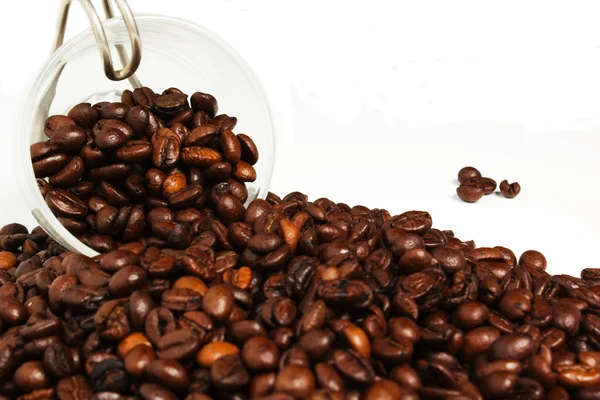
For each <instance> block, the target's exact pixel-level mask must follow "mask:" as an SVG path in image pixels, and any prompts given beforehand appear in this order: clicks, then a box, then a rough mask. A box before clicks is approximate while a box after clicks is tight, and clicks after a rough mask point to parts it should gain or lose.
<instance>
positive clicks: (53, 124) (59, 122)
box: [44, 115, 75, 138]
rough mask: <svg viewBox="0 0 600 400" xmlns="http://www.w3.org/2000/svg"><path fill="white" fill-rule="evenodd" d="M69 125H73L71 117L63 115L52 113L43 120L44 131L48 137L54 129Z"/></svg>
mask: <svg viewBox="0 0 600 400" xmlns="http://www.w3.org/2000/svg"><path fill="white" fill-rule="evenodd" d="M71 125H75V121H74V120H73V118H69V117H67V116H64V115H52V116H50V117H48V118H47V119H46V122H44V133H45V134H46V136H48V137H49V138H50V137H52V134H53V133H54V132H55V131H56V130H58V129H60V128H62V127H65V126H71Z"/></svg>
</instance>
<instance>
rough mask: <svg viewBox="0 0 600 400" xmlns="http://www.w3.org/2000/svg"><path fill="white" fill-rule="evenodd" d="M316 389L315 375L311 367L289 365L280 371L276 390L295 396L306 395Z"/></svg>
mask: <svg viewBox="0 0 600 400" xmlns="http://www.w3.org/2000/svg"><path fill="white" fill-rule="evenodd" d="M314 389H315V377H314V375H313V373H312V372H311V370H310V369H308V368H305V367H300V366H296V365H289V366H287V367H285V368H283V369H281V370H280V371H279V373H278V374H277V378H276V380H275V390H276V391H278V392H283V393H287V394H289V395H292V396H294V397H300V398H303V397H306V396H308V395H309V394H310V393H311V392H312V391H313V390H314Z"/></svg>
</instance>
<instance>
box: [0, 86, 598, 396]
mask: <svg viewBox="0 0 600 400" xmlns="http://www.w3.org/2000/svg"><path fill="white" fill-rule="evenodd" d="M216 114H217V103H216V100H215V99H214V97H212V96H210V95H208V94H204V93H195V94H194V95H193V96H192V97H191V104H188V101H187V96H186V95H184V94H183V93H181V92H180V91H179V90H177V89H168V90H166V91H165V92H163V94H161V95H157V94H155V93H154V92H152V91H151V90H150V89H147V88H142V89H136V90H134V91H133V92H125V93H124V95H123V99H122V102H120V103H106V104H105V103H102V104H97V105H93V106H92V105H90V104H80V105H78V106H76V107H75V108H73V110H71V111H70V112H69V113H68V115H67V116H53V117H50V118H49V119H48V121H47V122H46V133H47V135H48V137H49V138H50V139H49V141H47V142H43V143H38V144H35V145H33V146H32V149H31V153H32V160H33V165H34V170H35V172H36V176H37V177H38V183H39V185H40V189H41V190H42V193H43V194H44V196H45V199H46V202H47V203H48V205H49V207H50V208H51V209H52V210H53V211H54V212H55V213H56V214H57V216H59V218H60V220H61V222H62V223H63V224H64V225H65V226H66V227H67V228H68V229H69V230H70V231H71V232H73V233H75V234H76V235H78V237H80V238H81V240H83V241H84V243H86V244H88V245H89V246H91V247H93V248H94V249H96V250H98V251H99V252H100V253H101V254H99V255H98V256H96V257H93V258H90V257H86V256H83V255H80V254H76V253H72V252H69V251H66V249H64V248H62V247H61V246H60V245H58V244H57V243H56V242H55V241H54V240H52V239H51V238H49V237H48V236H47V235H46V234H45V233H44V232H43V231H41V230H40V229H39V228H36V229H34V230H32V231H31V232H29V231H28V230H27V228H25V227H24V226H22V225H19V224H11V225H7V226H5V227H4V228H2V229H0V303H1V306H0V400H6V399H23V400H26V399H29V400H33V399H59V400H67V399H69V400H70V399H86V400H87V399H95V400H113V399H143V400H171V399H186V400H211V399H214V400H217V399H225V400H246V399H254V400H295V399H310V400H396V399H403V400H411V399H451V400H468V399H472V400H478V399H523V400H525V399H527V400H542V399H550V400H563V399H565V400H566V399H596V398H600V269H584V270H583V271H582V272H581V278H576V277H572V276H567V275H554V276H552V275H550V274H548V273H547V272H546V265H547V262H546V259H545V257H544V256H543V255H542V254H541V253H540V252H538V251H527V252H525V253H523V254H522V255H521V256H520V257H519V258H517V257H516V255H515V254H514V253H513V252H512V251H511V250H509V249H507V248H505V247H500V246H497V247H476V246H475V243H474V242H473V241H470V240H469V241H462V240H460V239H458V238H457V237H455V236H454V234H453V232H452V231H449V230H440V229H436V228H434V227H433V221H432V217H431V215H430V214H429V213H427V212H425V211H407V212H404V213H402V214H399V215H396V216H392V215H391V214H390V213H389V212H388V211H386V210H383V209H369V208H367V207H364V206H354V207H350V206H348V205H347V204H345V203H337V202H334V201H332V200H329V199H327V198H320V199H316V200H313V201H309V199H308V197H307V196H305V195H304V194H302V193H299V192H294V193H290V194H288V195H287V196H285V197H283V198H280V197H278V196H276V195H274V194H272V193H269V195H268V196H267V198H266V199H265V200H263V199H256V200H253V201H251V202H250V203H249V204H248V206H247V207H245V206H244V203H245V202H246V200H247V197H248V193H247V190H246V188H245V184H244V183H245V182H249V181H252V180H253V179H255V178H256V173H255V172H254V169H253V167H252V165H253V164H255V163H256V162H257V161H258V150H257V149H256V146H255V145H254V143H253V142H252V140H251V139H250V138H249V137H247V136H245V135H242V134H237V135H236V134H234V133H233V132H232V129H233V128H234V126H235V118H232V117H228V116H226V115H216ZM44 178H48V180H45V179H44ZM459 181H460V182H461V187H463V189H461V192H462V194H463V196H465V197H466V198H474V197H477V196H479V197H481V196H483V195H484V194H485V193H486V192H490V193H491V192H493V191H494V190H495V188H496V183H495V182H494V181H493V180H491V179H489V178H482V177H481V174H480V173H479V172H478V171H477V170H475V169H474V168H465V169H463V170H461V173H460V174H459ZM501 191H502V192H503V194H504V195H508V197H510V196H512V197H514V195H516V194H518V191H519V186H518V184H516V183H513V184H512V185H509V184H508V182H506V181H505V182H502V184H501ZM469 193H471V194H469ZM473 193H475V194H473ZM460 194H461V193H459V195H460ZM461 197H462V196H461Z"/></svg>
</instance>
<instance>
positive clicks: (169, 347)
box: [156, 329, 200, 360]
mask: <svg viewBox="0 0 600 400" xmlns="http://www.w3.org/2000/svg"><path fill="white" fill-rule="evenodd" d="M156 346H157V348H158V350H157V353H156V354H157V356H158V358H160V359H164V360H181V359H186V358H189V357H191V356H193V355H195V354H196V352H197V351H198V348H199V347H200V342H199V341H198V336H197V335H196V334H195V333H194V332H193V331H191V330H189V329H180V330H176V331H172V332H169V333H167V334H165V335H164V336H162V337H161V338H160V339H159V340H158V342H157V343H156Z"/></svg>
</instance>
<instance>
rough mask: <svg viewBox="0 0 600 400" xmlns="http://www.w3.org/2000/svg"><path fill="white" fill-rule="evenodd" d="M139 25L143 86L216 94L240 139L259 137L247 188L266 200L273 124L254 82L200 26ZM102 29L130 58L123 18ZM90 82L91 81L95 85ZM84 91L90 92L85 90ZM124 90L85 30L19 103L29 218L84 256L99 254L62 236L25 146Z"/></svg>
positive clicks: (157, 18) (163, 19) (147, 21)
mask: <svg viewBox="0 0 600 400" xmlns="http://www.w3.org/2000/svg"><path fill="white" fill-rule="evenodd" d="M136 21H137V24H138V28H139V30H140V34H141V39H142V49H143V50H142V61H141V64H140V68H139V69H138V71H137V74H138V77H139V78H140V80H141V82H142V84H143V85H144V86H148V87H150V88H153V89H156V90H159V89H160V90H163V89H166V88H168V87H172V86H175V87H178V86H183V85H184V84H183V83H182V82H185V87H186V91H188V92H191V91H192V90H193V91H198V90H199V91H204V92H208V93H213V94H214V95H215V97H217V98H218V99H219V103H220V106H221V100H222V99H224V101H223V104H222V106H223V107H220V108H221V112H223V113H227V114H229V115H234V116H236V117H238V121H239V123H238V126H240V125H241V126H242V127H243V128H242V130H240V131H238V133H242V132H243V133H245V132H248V133H249V134H251V135H252V136H253V139H254V138H255V135H259V140H258V142H259V143H257V145H258V148H259V150H260V152H261V160H260V161H259V164H261V163H262V166H260V165H259V166H258V167H259V168H257V172H258V176H259V178H258V179H257V182H255V183H254V185H250V186H249V187H248V191H249V200H248V201H251V200H252V199H254V198H258V197H260V198H264V197H265V196H266V195H267V193H268V188H269V184H270V181H271V175H272V169H273V164H274V161H275V146H276V141H275V133H276V126H275V123H276V120H275V118H274V116H273V113H272V111H271V110H272V105H271V103H270V102H269V98H268V96H267V93H266V91H265V86H264V85H263V84H262V82H261V80H260V78H259V76H258V75H257V74H256V73H255V72H254V70H253V69H252V67H251V66H250V65H249V64H248V63H247V61H246V60H245V59H244V58H243V57H242V56H241V55H240V54H239V53H238V52H237V51H236V50H235V49H234V48H233V47H232V46H231V45H230V44H229V43H228V42H227V41H225V40H224V39H222V38H221V37H220V36H219V35H218V34H216V33H215V32H213V31H211V30H209V29H207V28H205V27H203V26H201V25H198V24H196V23H194V22H192V21H189V20H186V19H182V18H173V17H169V16H164V15H155V14H139V15H136ZM104 29H105V32H106V35H107V38H108V42H109V44H110V45H111V49H112V50H114V45H116V44H123V45H124V47H125V48H126V49H127V51H128V52H129V47H130V46H129V44H130V43H129V36H128V34H127V30H126V28H125V25H124V22H123V19H122V18H121V17H116V18H112V19H110V20H108V21H106V22H105V23H104ZM177 35H179V36H177ZM176 36H177V37H176ZM179 38H185V39H179ZM164 54H167V57H169V58H172V59H173V60H175V61H172V60H170V59H169V60H167V61H165V60H163V59H164V58H165V57H162V58H161V56H163V55H164ZM115 55H116V53H114V54H113V61H114V62H115V68H116V67H117V64H118V63H119V59H118V57H115ZM84 61H85V62H84ZM86 62H87V63H89V65H88V64H86ZM155 64H156V65H158V67H156V66H155ZM86 65H87V68H89V69H90V70H89V76H91V77H92V78H90V79H89V80H88V79H87V75H86V74H85V73H86V72H88V70H82V68H81V67H82V66H86ZM163 66H169V67H171V69H173V68H178V69H179V70H178V69H175V70H172V71H171V74H169V71H168V70H165V69H164V68H161V67H163ZM99 71H102V79H103V82H102V80H101V79H100V78H99V76H98V75H99V74H98V72H99ZM58 75H60V79H59V80H58V85H56V86H55V85H54V84H53V82H54V80H55V79H56V77H57V76H58ZM76 76H77V79H76ZM185 77H188V79H187V80H186V79H185ZM169 78H173V81H174V82H173V83H171V82H169ZM90 81H94V82H93V83H94V84H91V83H90ZM94 85H95V86H94ZM104 86H105V87H104ZM163 86H164V87H163ZM88 87H89V90H86V89H85V88H88ZM188 87H189V90H188V89H187V88H188ZM127 88H130V87H129V85H128V83H127V81H126V80H125V81H120V82H114V81H109V80H108V79H107V78H106V77H105V76H104V73H103V69H102V63H101V59H100V57H99V55H98V50H97V48H96V44H95V39H94V38H93V34H92V32H91V30H90V29H88V30H86V31H83V32H81V33H78V34H77V35H75V36H74V37H73V38H71V39H70V40H68V41H66V42H65V43H64V44H63V45H62V46H61V47H60V48H58V49H57V50H56V52H54V53H53V54H52V55H51V57H50V58H49V60H48V61H47V63H46V64H45V65H44V66H43V67H42V68H41V70H40V72H39V73H38V74H37V75H36V78H35V81H34V83H33V85H32V86H31V90H30V91H29V92H28V93H29V94H28V96H27V98H25V99H24V101H23V102H22V107H21V116H20V118H19V120H18V123H19V125H18V130H19V132H20V134H21V136H22V138H21V140H20V141H17V142H19V148H18V149H17V154H21V158H22V159H23V162H24V164H21V165H20V166H19V168H18V172H19V173H20V175H21V178H20V179H18V181H19V184H20V186H21V193H22V194H23V195H24V197H25V199H24V200H25V201H26V203H27V204H28V206H29V208H30V210H31V212H32V215H33V216H34V218H35V219H36V220H37V221H38V223H39V224H40V226H41V227H42V228H43V229H44V230H45V231H46V232H48V234H49V235H50V236H51V237H52V238H54V239H55V240H56V241H57V242H59V243H60V244H61V245H63V246H64V247H66V248H68V249H69V250H72V251H77V252H79V253H82V254H85V255H89V256H94V255H96V254H98V253H97V252H96V251H94V250H92V249H91V248H89V247H88V246H86V245H84V244H83V243H82V242H81V241H79V240H78V239H77V238H76V237H75V236H74V235H72V234H71V233H70V232H69V231H67V229H66V228H64V227H63V226H62V224H61V223H60V222H59V220H58V219H57V217H56V216H54V214H53V213H52V212H51V211H50V209H49V207H48V206H47V205H46V203H45V200H44V198H43V196H42V194H41V193H40V191H39V189H38V185H37V183H36V178H35V175H34V172H33V167H32V164H31V159H30V156H29V146H30V145H31V144H32V143H35V142H37V141H40V140H47V138H46V137H45V135H44V133H43V126H44V122H45V120H46V118H47V117H48V116H49V115H52V114H66V113H67V112H68V110H69V109H70V108H71V107H72V106H73V105H75V104H77V103H80V102H90V101H91V100H90V99H93V98H94V97H93V96H96V98H102V96H105V97H104V98H102V99H103V100H107V98H106V96H108V97H109V98H112V99H115V97H117V96H119V95H120V93H121V92H122V91H123V90H124V89H127ZM215 92H216V93H215ZM113 101H114V100H113ZM260 135H262V136H260Z"/></svg>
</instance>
